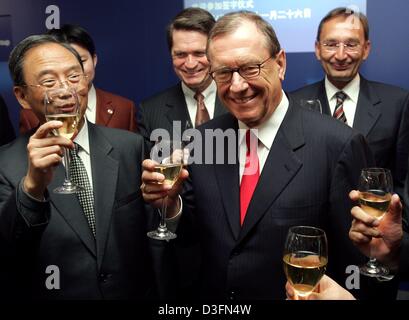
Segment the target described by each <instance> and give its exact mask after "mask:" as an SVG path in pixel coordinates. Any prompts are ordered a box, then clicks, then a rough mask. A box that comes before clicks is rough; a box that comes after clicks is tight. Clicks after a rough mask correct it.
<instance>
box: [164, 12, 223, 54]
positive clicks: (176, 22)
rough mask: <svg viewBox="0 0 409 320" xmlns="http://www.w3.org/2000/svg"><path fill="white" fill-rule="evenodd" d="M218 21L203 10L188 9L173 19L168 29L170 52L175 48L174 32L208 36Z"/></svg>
mask: <svg viewBox="0 0 409 320" xmlns="http://www.w3.org/2000/svg"><path fill="white" fill-rule="evenodd" d="M215 22H216V20H215V19H214V17H213V16H212V15H211V13H209V12H208V11H206V10H204V9H201V8H186V9H184V10H182V11H181V12H180V13H178V14H177V15H176V17H174V18H173V20H172V22H171V23H170V24H169V25H168V27H167V39H168V46H169V51H170V50H172V46H173V31H175V30H186V31H197V32H200V33H202V34H204V35H206V36H208V35H209V32H210V30H211V29H212V27H213V26H214V24H215Z"/></svg>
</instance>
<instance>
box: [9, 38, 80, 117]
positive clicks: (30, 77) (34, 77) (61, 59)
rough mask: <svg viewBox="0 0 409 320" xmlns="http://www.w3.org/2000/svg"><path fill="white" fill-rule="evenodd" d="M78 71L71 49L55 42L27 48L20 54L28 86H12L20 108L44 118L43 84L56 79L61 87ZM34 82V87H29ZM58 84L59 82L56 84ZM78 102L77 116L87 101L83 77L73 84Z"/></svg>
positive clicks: (76, 61) (44, 90)
mask: <svg viewBox="0 0 409 320" xmlns="http://www.w3.org/2000/svg"><path fill="white" fill-rule="evenodd" d="M78 73H80V74H82V73H83V70H82V68H81V65H80V63H79V62H78V60H77V58H76V57H75V56H74V54H73V53H72V52H70V51H69V50H67V49H66V48H64V47H63V46H61V45H59V44H56V43H46V44H41V45H39V46H36V47H34V48H32V49H29V50H28V51H27V52H26V54H25V57H24V63H23V78H24V82H25V83H26V84H27V85H28V86H16V87H14V93H15V95H16V97H17V99H18V101H19V102H20V104H21V105H22V106H23V107H24V108H31V109H32V110H33V111H34V113H35V114H36V115H37V117H38V118H39V120H40V122H41V123H43V122H44V121H45V117H44V96H45V92H46V90H47V88H46V87H44V86H36V85H38V84H43V83H45V81H47V80H52V79H57V80H58V81H61V82H63V84H62V85H61V87H62V86H70V85H68V82H66V80H67V79H68V78H69V77H70V76H71V75H73V74H78ZM33 85H34V86H33ZM58 87H60V85H59V86H58ZM75 88H76V90H77V94H78V99H79V101H80V105H81V117H82V116H83V115H84V113H85V110H86V108H87V102H88V81H87V80H86V79H84V78H82V80H81V81H80V82H79V83H77V84H76V85H75Z"/></svg>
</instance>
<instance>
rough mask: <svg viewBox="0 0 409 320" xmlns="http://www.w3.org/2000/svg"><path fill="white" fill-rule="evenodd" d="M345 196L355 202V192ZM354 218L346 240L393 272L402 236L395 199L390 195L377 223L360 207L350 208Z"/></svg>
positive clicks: (399, 205)
mask: <svg viewBox="0 0 409 320" xmlns="http://www.w3.org/2000/svg"><path fill="white" fill-rule="evenodd" d="M349 197H350V198H351V200H353V201H358V199H359V192H358V191H356V190H353V191H351V192H350V194H349ZM351 214H352V216H353V218H354V220H353V221H352V225H351V229H350V230H349V238H350V239H351V240H352V242H353V243H354V244H355V245H356V246H357V247H358V248H359V250H360V251H361V252H362V253H363V254H364V255H366V256H367V257H373V258H376V259H377V260H379V261H380V262H382V263H384V264H386V265H388V266H389V267H390V268H392V269H395V268H396V267H397V264H398V260H399V247H400V243H401V240H402V236H403V231H402V204H401V202H400V199H399V196H398V195H397V194H394V195H393V196H392V199H391V204H390V206H389V210H388V211H387V212H386V214H385V215H384V216H383V218H382V219H381V220H378V219H376V218H374V217H372V216H370V215H369V214H367V213H366V212H365V211H363V210H362V209H361V208H360V207H358V206H355V207H353V208H352V209H351Z"/></svg>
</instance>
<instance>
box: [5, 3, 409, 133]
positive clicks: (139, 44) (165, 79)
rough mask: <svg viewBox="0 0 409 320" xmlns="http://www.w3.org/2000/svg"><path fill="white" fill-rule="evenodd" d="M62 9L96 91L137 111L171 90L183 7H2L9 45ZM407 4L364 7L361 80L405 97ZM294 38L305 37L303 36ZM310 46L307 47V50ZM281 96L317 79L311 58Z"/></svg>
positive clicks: (13, 107)
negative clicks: (92, 56) (83, 50)
mask: <svg viewBox="0 0 409 320" xmlns="http://www.w3.org/2000/svg"><path fill="white" fill-rule="evenodd" d="M48 5H56V6H58V8H59V9H60V16H61V24H64V23H74V24H80V25H82V26H83V27H85V28H86V29H87V30H88V31H89V32H90V33H91V35H92V36H93V38H94V40H95V43H96V46H97V53H98V58H99V59H98V66H97V72H96V73H97V76H96V80H95V83H96V85H97V86H98V87H101V88H102V89H106V90H109V91H112V92H115V93H118V94H120V95H123V96H126V97H128V98H130V99H132V100H134V101H135V102H136V103H139V102H140V101H141V100H142V99H143V98H146V97H148V96H150V95H152V94H153V93H155V92H158V91H160V90H162V89H164V88H166V87H168V86H170V85H172V84H174V83H175V82H176V81H177V79H176V77H175V76H174V74H173V69H172V66H171V63H170V56H169V52H168V49H167V44H166V36H165V28H166V25H167V24H168V23H169V21H170V20H171V19H172V17H173V16H174V15H175V14H177V13H178V12H179V11H180V10H182V8H183V0H150V1H132V0H116V1H109V2H106V1H98V0H35V1H34V0H0V15H11V26H12V28H11V33H12V42H13V43H14V44H16V43H17V42H19V41H20V40H22V39H23V38H25V37H26V36H28V35H31V34H35V33H42V32H44V31H45V30H46V27H45V21H46V18H47V16H48V15H47V14H46V8H47V6H48ZM407 12H409V1H407V0H389V1H386V0H369V1H367V15H368V18H369V22H370V38H371V41H372V52H371V54H370V57H369V59H368V61H367V62H366V63H365V64H364V66H363V68H362V72H363V74H364V76H366V77H367V78H370V79H372V80H377V81H382V82H386V83H391V84H395V85H398V86H400V87H403V88H406V89H409V64H408V63H407V60H408V58H409V20H408V19H407ZM295 37H302V30H300V31H299V33H298V34H297V35H295ZM312 45H313V44H311V46H312ZM287 58H288V68H287V75H286V80H285V82H284V89H285V90H293V89H296V88H298V87H300V86H303V85H304V84H307V83H310V82H313V81H316V80H319V79H321V78H322V76H323V75H322V71H321V67H320V65H319V64H318V62H317V61H316V59H315V56H314V54H313V53H290V54H288V55H287ZM11 90H12V85H11V80H10V77H9V75H8V70H7V63H6V62H4V61H1V62H0V93H1V94H2V95H3V96H4V97H5V99H6V102H7V104H8V107H9V110H10V113H11V117H12V120H13V123H14V125H15V127H17V123H18V112H19V106H18V104H17V103H16V101H15V98H14V96H13V94H12V91H11Z"/></svg>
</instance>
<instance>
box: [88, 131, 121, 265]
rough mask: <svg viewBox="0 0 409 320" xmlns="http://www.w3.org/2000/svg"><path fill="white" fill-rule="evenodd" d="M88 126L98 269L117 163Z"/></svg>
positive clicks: (106, 145) (113, 192)
mask: <svg viewBox="0 0 409 320" xmlns="http://www.w3.org/2000/svg"><path fill="white" fill-rule="evenodd" d="M88 126H89V141H90V154H91V164H92V180H93V188H94V195H95V217H96V224H97V229H96V230H97V231H96V240H97V255H98V256H97V257H98V259H97V261H98V268H99V267H100V266H101V263H102V258H103V255H104V252H105V246H106V242H107V239H108V232H109V227H110V223H111V216H112V211H113V206H114V200H115V193H116V184H117V179H118V161H117V160H115V159H113V158H112V157H110V155H109V153H110V152H111V150H112V146H111V144H110V143H109V142H108V141H107V140H106V139H105V137H104V136H103V135H102V134H97V130H98V128H97V127H95V126H94V125H92V124H90V123H88Z"/></svg>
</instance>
